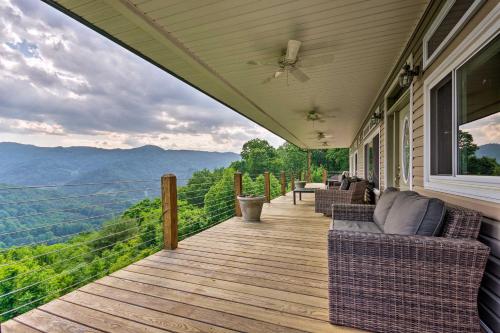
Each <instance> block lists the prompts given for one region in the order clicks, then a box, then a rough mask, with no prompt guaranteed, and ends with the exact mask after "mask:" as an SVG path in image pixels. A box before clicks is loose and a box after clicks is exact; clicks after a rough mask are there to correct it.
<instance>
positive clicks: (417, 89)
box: [351, 0, 500, 332]
mask: <svg viewBox="0 0 500 333" xmlns="http://www.w3.org/2000/svg"><path fill="white" fill-rule="evenodd" d="M444 3H445V1H432V2H431V3H430V4H429V6H428V8H427V11H426V12H425V14H424V16H423V18H422V20H421V22H420V23H419V25H418V26H417V28H416V30H415V32H414V34H413V36H412V38H411V39H410V40H409V42H408V45H407V48H406V50H405V51H404V52H403V53H402V54H401V56H400V58H399V61H398V62H397V63H396V64H395V66H394V70H393V72H392V74H391V75H390V76H389V77H388V79H387V80H386V82H384V83H383V88H382V89H381V91H380V93H379V95H378V97H377V99H376V100H375V101H374V103H373V105H374V107H373V108H372V109H371V110H369V112H368V113H367V117H366V119H365V121H364V122H363V124H362V126H361V127H360V130H359V131H358V133H357V136H356V139H355V141H354V143H355V142H358V141H357V140H358V138H359V136H360V135H362V129H363V128H364V126H365V124H366V122H367V121H368V120H369V118H370V116H371V114H372V113H373V112H374V110H375V109H376V107H377V106H380V105H382V104H383V103H384V96H385V95H386V93H387V91H388V90H389V88H390V86H391V83H392V82H394V79H395V78H396V77H397V75H398V71H399V69H400V68H401V67H402V66H403V64H404V62H405V61H406V59H408V57H409V56H410V55H412V56H413V63H414V64H417V65H420V66H421V67H422V63H423V62H422V60H423V47H422V44H423V36H424V34H425V32H426V31H427V29H428V28H429V26H430V24H432V22H433V20H434V18H435V17H436V16H437V14H438V13H439V11H440V9H441V7H442V6H443V5H444ZM497 4H498V1H495V0H490V1H485V2H484V4H483V5H481V8H479V9H478V10H477V12H476V13H475V14H474V15H473V16H472V18H471V19H470V20H469V21H468V23H467V24H466V25H465V26H464V27H463V28H462V29H461V31H460V32H459V33H458V34H457V35H456V36H455V38H453V40H452V41H451V42H450V43H449V44H448V46H447V47H446V48H445V49H444V50H443V51H442V53H441V54H440V55H439V56H438V57H436V59H434V61H433V62H432V64H430V66H429V67H428V68H426V69H425V71H424V72H423V74H422V75H421V77H419V78H418V79H415V80H414V83H413V87H412V96H411V98H410V101H412V105H411V112H412V126H413V127H412V134H413V138H412V143H413V150H412V186H413V188H412V189H413V190H414V191H417V192H419V193H421V194H423V195H426V196H432V197H437V198H440V199H442V200H443V201H445V202H447V203H448V204H452V205H458V206H462V207H466V208H470V209H474V210H477V211H479V212H481V213H482V214H483V215H484V221H483V226H482V229H481V234H480V237H479V240H480V241H481V242H483V243H485V244H487V245H488V246H490V248H491V249H492V254H491V255H490V259H489V261H488V264H487V268H486V273H485V277H484V280H483V284H482V287H481V291H480V294H479V311H480V317H481V320H482V325H483V330H484V331H485V332H500V206H499V205H498V204H496V203H493V202H488V201H484V200H478V199H474V198H468V197H464V196H458V195H453V194H450V193H443V192H437V191H431V190H427V189H425V188H424V133H425V131H424V88H423V83H424V80H425V79H426V78H427V77H428V75H430V73H432V72H433V71H434V70H435V69H436V68H437V67H438V66H439V64H440V63H442V61H443V59H446V57H448V56H449V54H450V53H451V52H452V51H453V50H454V49H456V48H457V46H458V45H459V43H460V42H461V41H463V39H464V38H465V37H466V36H467V35H468V34H469V33H470V32H471V31H472V30H473V29H474V28H475V27H477V26H478V24H480V23H481V21H482V20H483V19H484V18H485V17H486V16H487V15H488V14H489V13H490V12H491V11H492V9H493V8H494V7H495V6H496V5H497ZM379 126H380V175H381V178H380V185H381V186H380V188H381V189H384V188H385V186H386V179H385V176H384V175H385V171H386V165H385V157H386V154H387V152H386V151H385V145H386V141H387V140H386V139H387V138H386V133H385V131H384V128H385V124H384V121H383V120H382V121H381V123H380V124H379ZM351 147H354V144H353V146H351ZM362 150H363V149H362V147H359V148H358V151H359V153H358V154H359V155H358V170H361V169H363V168H364V158H363V156H364V155H363V152H362ZM361 175H364V173H361ZM488 330H489V331H488Z"/></svg>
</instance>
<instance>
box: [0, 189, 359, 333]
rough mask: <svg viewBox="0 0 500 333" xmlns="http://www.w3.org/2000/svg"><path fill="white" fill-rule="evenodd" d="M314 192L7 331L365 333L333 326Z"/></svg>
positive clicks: (149, 261) (280, 202)
mask: <svg viewBox="0 0 500 333" xmlns="http://www.w3.org/2000/svg"><path fill="white" fill-rule="evenodd" d="M313 196H314V195H313V194H304V195H303V201H301V202H298V205H297V206H293V205H292V197H291V195H290V194H288V195H287V196H286V197H280V198H277V199H275V200H273V202H272V203H271V204H270V205H267V204H266V205H265V208H264V212H263V218H262V222H261V223H243V222H242V221H241V219H240V218H232V219H230V220H228V221H226V222H224V223H222V224H219V225H217V226H215V227H213V228H211V229H208V230H206V231H203V232H202V233H200V234H198V235H195V236H193V237H191V238H188V239H186V240H184V241H182V242H180V244H179V248H178V249H177V250H175V251H161V252H158V253H156V254H154V255H152V256H150V257H148V258H145V259H143V260H141V261H139V262H137V263H135V264H132V265H130V266H128V267H126V268H124V269H122V270H119V271H117V272H115V273H113V274H111V275H110V276H107V277H104V278H102V279H100V280H98V281H96V282H94V283H90V284H88V285H86V286H84V287H82V288H80V289H78V290H77V291H74V292H71V293H69V294H67V295H66V296H63V297H61V298H59V299H57V300H54V301H52V302H50V303H48V304H45V305H43V306H41V307H39V308H38V309H35V310H32V311H30V312H28V313H26V314H24V315H21V316H19V317H17V318H14V319H13V320H11V321H8V322H6V323H4V324H2V326H1V332H2V333H12V332H27V333H29V332H51V333H52V332H127V333H128V332H255V333H263V332H287V333H294V332H315V333H317V332H359V331H358V330H354V329H348V328H341V327H335V326H332V325H330V324H329V323H328V299H327V297H328V296H327V258H326V255H327V251H326V244H327V239H326V234H327V229H328V225H329V219H328V218H326V217H323V216H321V215H318V214H315V213H314V207H313V206H312V205H313V202H314V201H313Z"/></svg>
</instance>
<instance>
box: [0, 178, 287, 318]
mask: <svg viewBox="0 0 500 333" xmlns="http://www.w3.org/2000/svg"><path fill="white" fill-rule="evenodd" d="M237 175H238V174H233V171H232V170H231V169H227V172H226V171H224V172H218V173H216V172H213V173H210V174H209V175H208V176H207V177H200V176H199V175H197V176H196V177H195V176H193V177H192V178H189V179H187V178H186V179H176V178H175V176H173V175H165V176H163V177H162V179H161V181H160V180H149V179H144V180H119V181H103V182H82V183H78V184H76V183H74V184H62V185H51V184H48V185H47V184H45V185H28V186H25V185H4V186H1V187H0V322H1V321H4V320H7V319H10V318H12V317H14V316H16V315H19V314H22V313H23V312H26V311H28V310H30V309H32V308H34V307H37V306H39V305H41V304H44V303H46V302H48V301H50V300H51V299H54V298H57V297H59V296H62V295H64V294H65V293H67V292H69V291H71V290H73V289H75V288H78V287H79V286H81V285H82V284H84V283H88V282H91V281H93V280H95V279H97V278H100V277H102V276H105V275H107V274H109V273H110V272H113V271H116V270H118V269H120V268H122V267H124V266H127V265H129V264H131V263H133V262H135V261H136V260H139V259H141V258H144V257H146V256H148V255H150V254H152V253H154V252H157V251H159V250H161V249H162V248H165V249H175V248H176V246H177V241H179V240H183V239H185V238H188V237H190V236H193V235H195V234H197V233H199V232H201V231H203V230H206V229H208V228H211V227H213V226H215V225H217V224H220V223H222V222H224V221H227V220H228V219H231V218H232V217H234V216H236V215H238V214H240V213H241V211H240V210H239V204H238V201H237V200H236V196H237V195H240V194H250V195H261V196H265V197H266V200H267V201H268V202H270V201H271V200H272V199H274V198H276V197H278V196H280V195H284V194H286V193H287V192H288V191H290V190H291V189H292V188H293V182H294V180H295V179H296V177H294V176H293V175H292V174H291V173H285V172H281V173H279V172H278V173H276V172H275V173H270V172H264V173H261V174H251V173H244V174H239V177H240V178H239V180H238V182H239V184H241V187H240V188H239V189H238V188H237V186H236V179H237V177H236V176H237ZM177 184H181V186H179V187H177ZM173 199H175V200H173ZM239 216H240V215H239Z"/></svg>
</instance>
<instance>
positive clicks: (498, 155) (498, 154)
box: [476, 143, 500, 163]
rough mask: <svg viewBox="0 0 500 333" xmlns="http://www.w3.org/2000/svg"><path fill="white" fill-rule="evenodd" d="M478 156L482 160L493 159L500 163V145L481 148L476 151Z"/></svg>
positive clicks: (489, 144) (494, 144)
mask: <svg viewBox="0 0 500 333" xmlns="http://www.w3.org/2000/svg"><path fill="white" fill-rule="evenodd" d="M476 156H477V157H479V158H481V157H483V156H487V157H493V158H495V159H496V160H497V163H500V143H488V144H486V145H482V146H479V149H478V150H477V151H476Z"/></svg>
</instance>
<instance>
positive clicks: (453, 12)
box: [423, 0, 483, 67]
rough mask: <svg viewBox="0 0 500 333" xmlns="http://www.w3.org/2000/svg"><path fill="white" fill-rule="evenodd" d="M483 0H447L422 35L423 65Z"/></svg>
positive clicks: (431, 59) (429, 60) (431, 58)
mask: <svg viewBox="0 0 500 333" xmlns="http://www.w3.org/2000/svg"><path fill="white" fill-rule="evenodd" d="M481 3H483V0H448V1H447V2H446V3H445V5H444V6H443V8H442V9H441V12H440V13H439V15H438V16H437V18H436V20H435V21H434V22H433V24H432V25H431V27H430V28H429V31H428V32H427V33H426V34H425V36H424V39H423V41H424V67H427V66H428V65H429V64H430V63H431V62H432V61H433V60H434V58H435V57H436V56H437V55H438V54H439V53H440V52H441V51H442V49H443V48H444V47H445V46H446V45H447V43H448V42H449V41H450V40H451V39H452V38H453V36H455V35H456V34H457V33H458V31H459V30H460V29H461V28H462V27H463V26H464V24H465V23H466V22H467V20H468V19H469V18H470V17H471V16H472V14H473V13H474V12H475V10H477V9H478V8H479V5H480V4H481Z"/></svg>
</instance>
